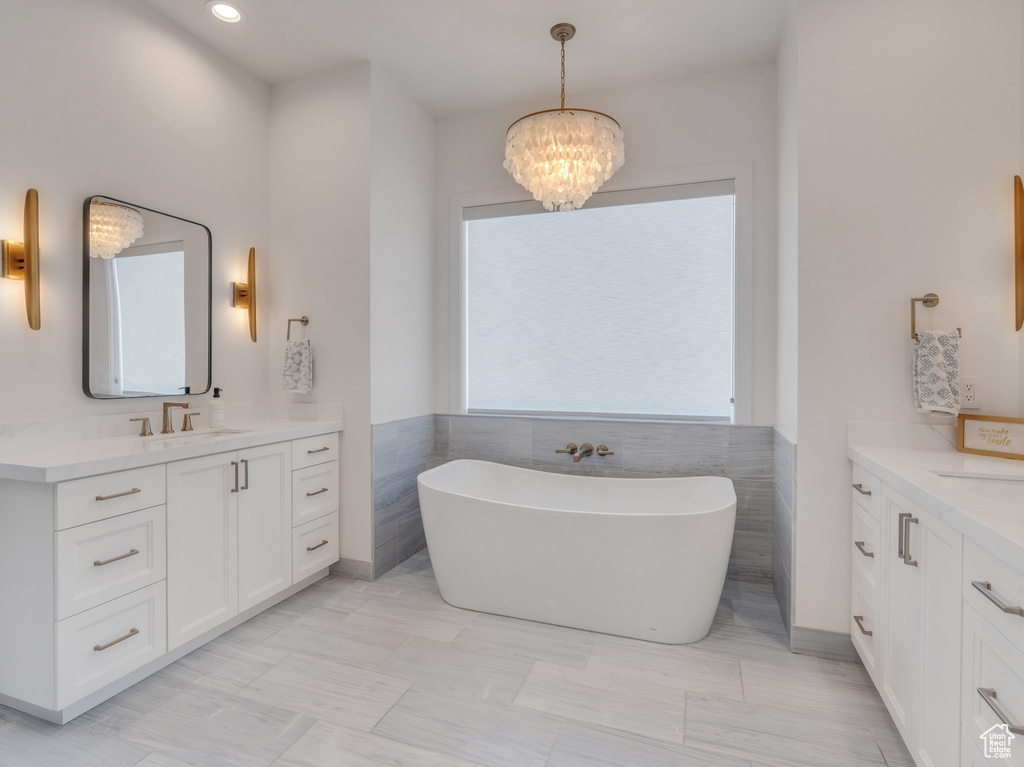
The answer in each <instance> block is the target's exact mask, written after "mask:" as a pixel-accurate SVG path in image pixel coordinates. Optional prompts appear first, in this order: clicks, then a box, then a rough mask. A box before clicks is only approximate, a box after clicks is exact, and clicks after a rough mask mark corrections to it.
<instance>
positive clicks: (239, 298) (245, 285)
mask: <svg viewBox="0 0 1024 767" xmlns="http://www.w3.org/2000/svg"><path fill="white" fill-rule="evenodd" d="M248 280H249V281H248V282H232V283H231V305H232V306H234V307H235V308H238V309H247V310H248V311H249V337H250V338H252V340H253V343H255V342H256V248H249V275H248Z"/></svg>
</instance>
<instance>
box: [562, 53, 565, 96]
mask: <svg viewBox="0 0 1024 767" xmlns="http://www.w3.org/2000/svg"><path fill="white" fill-rule="evenodd" d="M562 111H563V112H564V111H565V36H564V35H563V36H562Z"/></svg>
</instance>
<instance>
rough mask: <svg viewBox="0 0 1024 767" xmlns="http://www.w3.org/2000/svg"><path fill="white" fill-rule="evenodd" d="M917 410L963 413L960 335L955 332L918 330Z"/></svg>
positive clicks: (915, 387) (915, 398) (921, 411)
mask: <svg viewBox="0 0 1024 767" xmlns="http://www.w3.org/2000/svg"><path fill="white" fill-rule="evenodd" d="M914 407H916V408H917V412H919V413H929V414H930V415H940V416H950V417H956V416H957V415H959V414H960V334H959V333H957V332H956V331H955V330H949V331H946V332H942V333H939V332H936V331H933V330H919V331H917V340H916V341H915V342H914Z"/></svg>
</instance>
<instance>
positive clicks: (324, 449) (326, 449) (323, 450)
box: [306, 446, 331, 455]
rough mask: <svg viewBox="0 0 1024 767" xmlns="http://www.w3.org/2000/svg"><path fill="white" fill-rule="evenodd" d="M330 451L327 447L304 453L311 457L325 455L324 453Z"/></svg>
mask: <svg viewBox="0 0 1024 767" xmlns="http://www.w3.org/2000/svg"><path fill="white" fill-rule="evenodd" d="M330 449H331V448H330V447H329V446H328V447H322V448H320V449H319V450H307V451H306V453H308V454H309V455H313V453H325V452H327V451H328V450H330Z"/></svg>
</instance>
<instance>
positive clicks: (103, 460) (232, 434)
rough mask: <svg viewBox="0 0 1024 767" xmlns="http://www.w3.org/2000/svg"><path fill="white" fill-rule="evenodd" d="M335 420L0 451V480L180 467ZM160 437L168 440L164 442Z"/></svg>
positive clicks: (271, 422) (322, 429)
mask: <svg viewBox="0 0 1024 767" xmlns="http://www.w3.org/2000/svg"><path fill="white" fill-rule="evenodd" d="M343 428H344V424H343V422H342V421H341V420H310V421H303V420H289V419H258V420H246V421H240V422H232V423H229V424H228V425H227V426H226V427H225V428H224V429H223V430H221V429H196V431H194V432H184V433H182V432H180V431H179V432H177V433H175V434H173V435H161V434H155V435H153V436H152V437H139V436H130V437H126V436H117V437H103V438H99V439H84V440H74V441H68V442H66V443H63V444H61V443H60V442H59V441H58V440H54V442H55V444H50V445H45V446H42V445H18V444H9V445H4V446H0V479H15V480H22V481H25V482H62V481H64V480H67V479H77V478H79V477H88V476H91V475H93V474H106V473H107V472H111V471H121V470H123V469H134V468H136V467H139V466H152V465H154V464H158V463H168V462H170V461H181V460H184V459H186V458H197V457H199V456H203V455H213V454H215V453H224V452H228V451H231V450H242V449H244V448H247V447H256V446H257V445H269V444H271V443H274V442H285V441H288V440H293V439H301V438H303V437H313V436H316V435H318V434H329V433H331V432H336V431H341V430H342V429H343ZM166 437H174V438H175V439H172V440H168V439H166Z"/></svg>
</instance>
